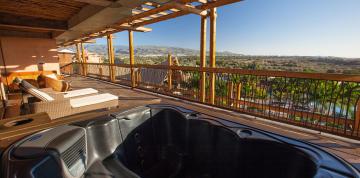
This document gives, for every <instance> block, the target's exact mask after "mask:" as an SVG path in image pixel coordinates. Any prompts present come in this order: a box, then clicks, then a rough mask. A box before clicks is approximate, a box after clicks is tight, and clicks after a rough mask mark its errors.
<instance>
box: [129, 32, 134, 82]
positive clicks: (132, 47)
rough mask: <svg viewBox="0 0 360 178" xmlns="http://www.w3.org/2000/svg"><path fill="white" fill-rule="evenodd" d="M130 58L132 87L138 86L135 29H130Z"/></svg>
mask: <svg viewBox="0 0 360 178" xmlns="http://www.w3.org/2000/svg"><path fill="white" fill-rule="evenodd" d="M129 55H130V56H129V59H130V72H131V87H132V88H135V87H136V81H135V73H134V70H135V69H134V64H135V59H134V34H133V31H131V30H129Z"/></svg>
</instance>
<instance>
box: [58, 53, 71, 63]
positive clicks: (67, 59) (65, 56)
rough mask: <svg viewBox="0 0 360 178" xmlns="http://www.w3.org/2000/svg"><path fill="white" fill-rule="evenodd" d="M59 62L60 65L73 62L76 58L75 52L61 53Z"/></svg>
mask: <svg viewBox="0 0 360 178" xmlns="http://www.w3.org/2000/svg"><path fill="white" fill-rule="evenodd" d="M58 56H59V64H60V66H63V65H66V64H69V63H72V60H73V58H74V56H75V55H74V54H70V53H59V54H58Z"/></svg>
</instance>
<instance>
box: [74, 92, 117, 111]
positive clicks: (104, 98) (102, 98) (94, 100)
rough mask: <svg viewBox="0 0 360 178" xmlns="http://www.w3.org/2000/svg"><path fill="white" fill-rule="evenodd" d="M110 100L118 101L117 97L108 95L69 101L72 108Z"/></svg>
mask: <svg viewBox="0 0 360 178" xmlns="http://www.w3.org/2000/svg"><path fill="white" fill-rule="evenodd" d="M111 100H118V97H117V96H115V95H112V94H109V93H104V94H99V95H91V96H85V97H81V98H74V99H70V105H71V107H73V108H77V107H82V106H88V105H92V104H99V103H103V102H107V101H111Z"/></svg>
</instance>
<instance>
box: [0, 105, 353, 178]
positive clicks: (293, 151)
mask: <svg viewBox="0 0 360 178" xmlns="http://www.w3.org/2000/svg"><path fill="white" fill-rule="evenodd" d="M1 174H2V175H1V177H4V178H5V177H9V178H30V177H31V178H43V177H46V178H57V177H66V178H74V177H76V178H78V177H85V178H95V177H109V178H114V177H116V178H117V177H119V178H139V177H142V178H167V177H169V178H170V177H171V178H215V177H216V178H228V177H229V178H230V177H231V178H232V177H249V178H253V177H255V178H256V177H276V178H282V177H286V178H296V177H298V178H308V177H360V176H359V172H358V171H357V170H356V169H354V168H353V167H352V166H351V165H350V164H348V163H346V162H345V161H343V160H341V159H340V158H338V157H337V156H335V155H332V154H330V153H328V152H326V151H324V150H322V149H321V148H320V147H317V146H316V145H312V144H309V143H305V142H301V141H298V140H294V139H290V138H287V137H285V136H281V135H277V134H273V133H269V132H266V131H262V130H259V129H256V128H252V127H248V126H246V125H241V124H239V123H235V122H231V121H228V120H226V119H222V118H214V117H207V116H206V115H203V114H201V113H197V112H194V111H191V110H187V109H184V108H180V107H176V106H170V105H150V106H146V107H139V108H134V109H131V110H128V111H125V112H121V113H114V114H111V115H108V116H103V117H98V118H95V119H92V120H88V121H84V122H78V123H74V124H71V125H65V126H59V127H55V128H51V129H48V130H44V131H41V132H39V133H36V134H33V135H31V136H29V137H27V138H24V139H22V140H20V141H18V142H17V143H15V144H13V145H12V146H11V147H9V148H8V149H7V150H6V151H5V152H4V154H3V155H2V166H1Z"/></svg>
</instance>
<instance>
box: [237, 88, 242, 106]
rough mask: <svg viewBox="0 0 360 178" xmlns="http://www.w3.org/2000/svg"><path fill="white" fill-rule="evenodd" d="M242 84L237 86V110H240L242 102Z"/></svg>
mask: <svg viewBox="0 0 360 178" xmlns="http://www.w3.org/2000/svg"><path fill="white" fill-rule="evenodd" d="M241 88H242V86H241V83H238V84H237V85H236V108H240V100H241Z"/></svg>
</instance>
